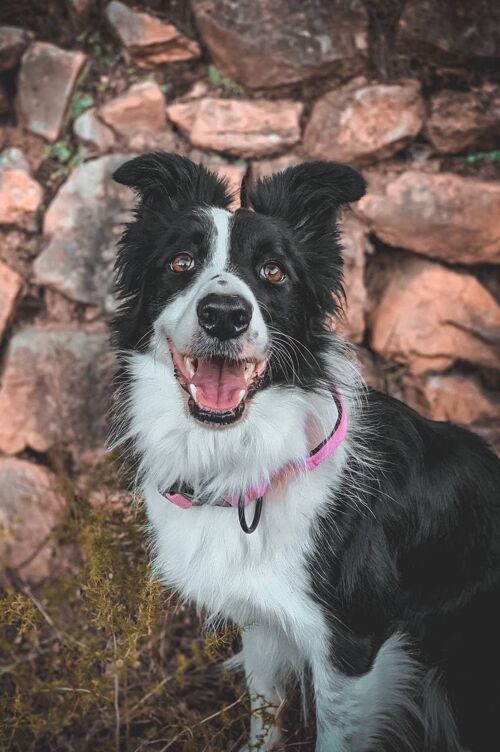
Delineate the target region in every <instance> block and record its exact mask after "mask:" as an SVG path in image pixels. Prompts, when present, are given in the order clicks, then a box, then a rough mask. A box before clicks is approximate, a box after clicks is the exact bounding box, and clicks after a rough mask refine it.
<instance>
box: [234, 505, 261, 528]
mask: <svg viewBox="0 0 500 752" xmlns="http://www.w3.org/2000/svg"><path fill="white" fill-rule="evenodd" d="M261 513H262V496H260V497H259V498H258V499H257V501H256V503H255V513H254V516H253V520H252V524H251V525H248V524H247V519H246V517H245V497H244V496H240V498H239V501H238V519H239V521H240V525H241V529H242V530H243V532H244V533H248V534H250V533H253V531H254V530H256V529H257V525H258V524H259V520H260V515H261Z"/></svg>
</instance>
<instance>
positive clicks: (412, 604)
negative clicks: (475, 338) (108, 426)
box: [112, 153, 500, 752]
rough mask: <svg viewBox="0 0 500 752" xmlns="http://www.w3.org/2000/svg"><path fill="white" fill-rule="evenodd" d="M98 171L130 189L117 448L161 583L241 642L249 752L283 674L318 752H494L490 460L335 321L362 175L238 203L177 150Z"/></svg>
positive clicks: (121, 290) (309, 178)
mask: <svg viewBox="0 0 500 752" xmlns="http://www.w3.org/2000/svg"><path fill="white" fill-rule="evenodd" d="M114 179H115V180H116V181H117V182H118V183H121V184H123V185H126V186H129V187H131V188H132V189H134V190H135V191H136V193H137V195H138V204H137V207H136V212H135V216H134V219H133V221H132V222H130V223H129V224H128V225H127V226H126V228H125V231H124V234H123V237H122V239H121V242H120V244H119V249H118V254H117V260H116V294H117V298H118V301H119V307H118V308H117V311H116V314H115V316H114V321H113V324H112V331H113V341H114V346H115V348H116V351H117V355H118V359H119V363H120V385H119V389H118V395H117V405H118V408H117V417H116V418H115V433H116V438H115V443H116V444H122V445H123V447H125V448H126V449H127V451H129V452H130V453H131V457H133V458H134V460H135V462H136V472H137V478H138V484H139V487H140V490H141V492H142V494H143V497H144V499H145V504H146V507H147V514H148V519H149V523H150V527H151V532H152V535H153V539H154V560H155V567H156V571H157V572H158V573H159V574H160V576H161V578H162V580H163V581H164V582H165V583H166V584H167V585H168V587H170V588H174V589H175V590H176V591H178V592H179V593H180V594H181V596H182V597H183V598H185V599H187V600H189V601H194V602H195V603H196V604H197V605H198V606H199V607H201V608H202V609H204V610H205V611H206V612H207V613H208V614H209V615H211V617H213V618H214V619H218V618H222V619H228V620H231V621H232V622H234V623H235V624H236V625H238V626H239V627H240V629H241V639H242V650H241V653H240V654H239V655H238V656H237V657H236V658H235V659H234V660H233V661H232V662H233V664H234V665H236V664H238V665H241V666H242V667H243V668H244V671H245V674H246V681H247V685H248V690H249V694H250V697H251V706H252V715H251V729H250V741H249V746H248V747H245V749H248V750H250V749H252V750H254V749H266V750H271V749H278V748H279V747H280V744H281V743H282V742H283V740H282V734H281V731H280V709H281V706H282V703H283V699H284V698H285V696H286V691H287V687H289V686H290V685H291V683H298V684H299V686H301V687H306V686H309V687H312V693H313V698H314V706H315V716H316V727H317V741H316V747H315V749H316V752H382V751H383V752H390V751H392V750H394V751H396V750H397V752H459V750H461V751H462V752H466V751H467V752H493V750H494V749H497V748H498V744H499V741H498V727H499V716H500V602H499V593H500V498H499V489H500V461H499V460H498V458H497V457H496V456H495V455H494V453H493V452H492V451H491V450H490V449H489V448H488V446H487V445H486V443H485V442H484V441H483V440H482V439H481V438H479V437H478V436H476V435H474V434H472V433H471V432H469V431H467V430H465V429H463V428H460V427H458V426H455V425H453V424H451V423H445V422H433V421H429V420H427V419H424V418H422V417H421V416H419V415H418V414H417V413H416V412H414V411H413V410H411V409H410V408H409V407H407V406H405V405H404V404H403V403H402V402H399V401H397V400H396V399H393V398H391V397H389V396H386V395H384V394H382V393H378V392H376V391H373V390H370V389H368V388H366V387H365V386H364V384H363V382H362V380H361V378H360V376H359V372H358V368H357V366H356V359H355V355H354V354H353V349H352V347H350V346H349V345H348V344H346V343H345V342H344V341H343V340H342V339H341V337H340V336H338V335H337V334H336V333H335V331H334V330H335V327H332V324H331V322H332V320H335V317H339V316H340V315H341V313H342V304H343V285H342V248H341V242H340V238H339V232H338V227H337V222H338V217H339V215H340V212H341V211H342V209H343V207H344V206H345V205H347V204H349V203H351V202H354V201H357V200H358V199H359V198H361V196H362V195H363V194H364V192H365V182H364V180H363V178H362V177H361V175H360V174H359V173H358V172H357V171H356V170H355V169H353V168H351V167H349V166H347V165H343V164H338V163H332V162H308V163H304V164H301V165H298V166H295V167H290V168H288V169H286V170H284V171H283V172H280V173H278V174H275V175H273V176H272V177H269V178H264V179H261V180H258V181H256V182H255V183H254V184H253V185H250V186H245V189H244V190H242V208H239V209H238V210H236V211H234V212H232V211H230V210H229V209H228V207H229V206H230V203H231V195H230V192H229V191H228V187H227V184H226V182H225V181H224V180H223V179H221V178H219V177H217V176H216V175H215V174H213V173H212V172H210V171H209V170H207V169H206V168H205V167H204V166H202V165H197V164H194V163H193V162H192V161H190V160H189V159H187V158H185V157H182V156H178V155H169V154H164V153H156V154H145V155H142V156H138V157H136V158H134V159H132V160H130V161H128V162H126V163H125V164H123V165H122V166H121V167H120V168H119V169H118V170H117V171H116V172H115V174H114ZM262 707H265V708H266V713H265V714H263V713H262ZM264 716H265V717H264ZM270 719H271V720H270Z"/></svg>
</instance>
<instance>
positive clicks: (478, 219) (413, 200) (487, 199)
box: [354, 170, 500, 264]
mask: <svg viewBox="0 0 500 752" xmlns="http://www.w3.org/2000/svg"><path fill="white" fill-rule="evenodd" d="M354 211H355V212H356V213H357V214H359V216H361V217H362V218H363V219H364V220H365V221H366V222H367V223H368V224H369V225H370V227H371V228H372V229H373V231H374V232H375V233H376V234H377V235H378V236H379V237H380V238H381V239H382V240H383V241H384V242H386V243H388V244H389V245H393V246H398V247H402V248H408V249H409V250H412V251H416V252H417V253H423V254H424V255H426V256H431V257H433V258H440V259H443V260H444V261H447V262H449V263H462V264H477V263H496V262H499V261H500V185H499V184H497V183H492V182H486V181H483V180H478V179H476V178H470V177H467V178H465V177H460V176H459V175H454V174H451V173H441V174H436V175H430V174H426V173H423V172H417V171H413V170H409V171H408V172H404V173H403V174H402V175H400V176H399V177H397V178H396V179H395V180H393V181H391V182H389V184H388V185H387V186H386V188H385V192H381V193H378V192H375V193H372V192H369V193H368V194H367V195H366V196H364V197H363V198H362V199H361V201H359V202H358V204H357V205H356V207H355V208H354Z"/></svg>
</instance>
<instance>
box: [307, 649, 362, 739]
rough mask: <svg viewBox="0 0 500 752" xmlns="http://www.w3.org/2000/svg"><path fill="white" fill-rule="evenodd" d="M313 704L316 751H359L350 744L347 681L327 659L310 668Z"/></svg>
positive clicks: (350, 701)
mask: <svg viewBox="0 0 500 752" xmlns="http://www.w3.org/2000/svg"><path fill="white" fill-rule="evenodd" d="M312 675H313V684H314V696H315V704H316V746H315V752H361V750H360V749H359V748H356V749H355V750H354V749H353V747H352V745H351V744H350V742H349V737H350V732H351V728H350V724H351V715H352V710H353V708H352V698H351V695H350V691H349V689H350V687H349V685H350V682H349V680H347V681H345V678H344V679H343V678H342V677H341V676H339V675H338V674H336V672H335V671H334V670H333V668H332V666H331V665H330V661H329V660H328V656H324V657H323V659H322V660H316V661H314V662H313V665H312Z"/></svg>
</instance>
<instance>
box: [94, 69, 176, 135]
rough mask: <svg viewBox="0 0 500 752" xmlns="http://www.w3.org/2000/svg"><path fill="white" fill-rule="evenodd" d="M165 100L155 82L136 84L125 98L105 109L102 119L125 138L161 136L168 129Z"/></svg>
mask: <svg viewBox="0 0 500 752" xmlns="http://www.w3.org/2000/svg"><path fill="white" fill-rule="evenodd" d="M165 107H166V101H165V96H164V94H163V92H162V90H161V89H160V87H159V86H158V84H157V83H155V82H154V81H142V82H141V83H138V84H133V85H132V86H131V87H130V88H129V89H128V90H127V91H126V92H125V93H124V94H122V95H121V96H119V97H116V98H115V99H112V100H111V101H110V102H106V104H104V105H102V107H100V109H99V113H98V114H99V118H100V119H101V120H102V121H104V123H106V125H108V126H109V127H110V128H112V129H113V130H114V131H116V133H118V134H119V135H120V136H123V137H124V138H127V139H131V138H133V137H134V136H137V135H138V134H150V133H160V132H161V131H163V130H165V128H166V112H165Z"/></svg>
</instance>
